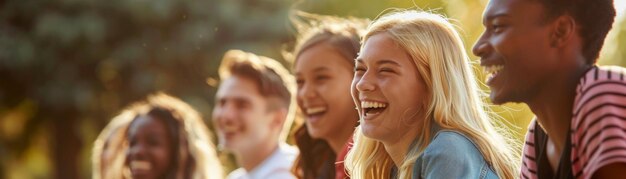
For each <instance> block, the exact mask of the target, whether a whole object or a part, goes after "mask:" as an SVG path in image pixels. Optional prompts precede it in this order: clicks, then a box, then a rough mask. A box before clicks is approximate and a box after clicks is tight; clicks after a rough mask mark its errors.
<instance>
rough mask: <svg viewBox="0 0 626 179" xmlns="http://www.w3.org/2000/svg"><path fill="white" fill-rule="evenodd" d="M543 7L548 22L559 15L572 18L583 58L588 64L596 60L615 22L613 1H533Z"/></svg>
mask: <svg viewBox="0 0 626 179" xmlns="http://www.w3.org/2000/svg"><path fill="white" fill-rule="evenodd" d="M533 1H537V2H539V3H541V4H543V5H544V7H545V10H546V15H547V18H548V20H553V19H554V18H556V17H558V16H561V15H565V14H567V15H570V16H572V17H573V18H574V20H575V21H576V23H577V27H578V28H580V29H579V32H580V33H579V35H580V37H582V40H583V43H582V50H583V56H584V57H585V58H586V59H587V62H588V63H589V64H593V63H595V62H596V60H597V59H598V56H599V53H600V49H602V44H603V43H604V39H605V38H606V35H607V33H608V32H609V30H611V27H612V25H613V21H614V20H615V7H614V5H613V0H533Z"/></svg>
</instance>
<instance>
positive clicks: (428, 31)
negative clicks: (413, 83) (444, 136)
mask: <svg viewBox="0 0 626 179" xmlns="http://www.w3.org/2000/svg"><path fill="white" fill-rule="evenodd" d="M380 33H387V34H389V35H390V37H391V38H392V40H393V41H394V42H395V43H397V44H398V45H399V46H400V47H402V48H403V49H404V50H405V51H406V52H407V53H408V54H409V55H410V57H411V59H412V60H413V63H414V64H415V65H416V66H417V69H418V72H419V74H420V76H421V77H422V78H423V80H424V83H425V84H424V85H425V86H426V89H428V91H430V93H431V94H430V95H431V97H430V99H431V101H428V102H427V103H426V104H427V106H426V107H425V109H426V111H425V112H426V113H425V115H424V116H426V118H425V120H424V122H423V123H422V124H421V126H418V127H420V129H421V130H420V133H419V134H418V135H417V136H416V139H415V140H416V141H418V142H417V143H416V144H415V146H413V148H417V150H414V149H411V150H409V152H408V154H407V155H406V157H405V158H404V160H403V162H402V164H401V165H400V166H398V175H397V176H399V178H410V177H411V174H412V170H413V165H414V163H415V160H416V159H417V158H418V157H419V156H420V155H421V154H422V153H423V151H424V150H425V148H426V147H427V146H428V145H429V144H430V140H431V138H432V134H431V126H433V125H435V124H437V125H439V126H440V127H441V128H442V129H451V130H455V131H458V132H461V133H463V134H465V135H466V136H467V137H469V138H470V139H471V140H472V141H473V142H474V143H475V144H476V145H477V147H478V150H479V151H480V152H481V154H482V155H483V156H484V158H485V160H486V161H487V163H488V164H489V165H490V166H491V167H492V168H493V169H494V171H495V172H496V173H497V175H498V176H499V177H500V178H513V177H516V176H518V175H517V166H516V164H518V161H519V159H518V158H517V157H516V155H514V151H513V147H512V146H513V145H512V144H513V143H512V140H511V139H510V137H507V136H508V135H504V136H503V135H501V134H500V133H499V131H500V132H503V133H504V130H498V129H500V128H499V127H497V126H500V125H494V124H492V122H494V123H495V122H496V121H491V120H490V117H489V115H488V113H487V112H486V111H488V108H487V106H486V105H485V104H484V103H483V101H482V100H481V94H483V95H484V93H480V89H479V88H478V85H477V83H476V81H474V80H475V78H474V74H473V72H472V68H471V64H470V61H469V58H468V56H467V53H466V52H465V49H464V47H463V42H462V40H461V37H460V36H459V34H458V33H457V31H456V30H455V28H454V26H453V25H452V24H450V23H449V22H448V21H447V20H446V19H445V18H444V17H442V16H440V15H436V14H431V13H428V12H419V11H415V10H407V11H399V12H393V13H388V14H386V15H383V16H382V17H380V18H379V19H378V20H376V21H374V22H373V23H372V24H370V26H369V27H368V30H367V33H366V34H365V36H364V37H363V40H362V42H363V43H362V45H364V43H365V42H366V41H367V39H368V38H370V37H372V36H373V35H376V34H380ZM361 49H363V48H361ZM504 134H506V133H504ZM354 140H355V142H354V147H353V149H352V150H351V151H350V152H349V153H348V156H347V158H346V161H345V162H346V169H347V170H348V172H349V173H350V175H351V177H352V178H358V179H360V178H388V177H389V176H390V172H391V168H392V167H393V165H394V163H393V161H392V160H391V157H390V156H389V154H387V152H386V151H385V149H384V146H383V144H382V143H381V142H379V141H376V140H373V139H371V138H368V137H365V136H364V135H363V133H362V132H361V129H360V128H358V129H357V131H356V132H355V138H354Z"/></svg>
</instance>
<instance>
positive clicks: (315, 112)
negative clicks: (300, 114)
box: [305, 106, 326, 116]
mask: <svg viewBox="0 0 626 179" xmlns="http://www.w3.org/2000/svg"><path fill="white" fill-rule="evenodd" d="M325 112H326V107H324V106H321V107H310V108H306V109H305V113H306V115H307V116H319V115H322V114H324V113H325Z"/></svg>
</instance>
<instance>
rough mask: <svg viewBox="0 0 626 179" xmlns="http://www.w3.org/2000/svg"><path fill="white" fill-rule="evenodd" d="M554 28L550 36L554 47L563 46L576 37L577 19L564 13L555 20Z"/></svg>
mask: <svg viewBox="0 0 626 179" xmlns="http://www.w3.org/2000/svg"><path fill="white" fill-rule="evenodd" d="M553 23H554V29H553V32H552V35H551V36H550V38H551V39H550V45H551V46H552V47H563V46H565V45H567V44H568V43H571V41H572V40H574V37H576V31H577V29H576V21H575V20H574V18H572V16H570V15H562V16H559V17H557V18H556V19H555V20H554V22H553Z"/></svg>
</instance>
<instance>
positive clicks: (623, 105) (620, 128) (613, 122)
mask: <svg viewBox="0 0 626 179" xmlns="http://www.w3.org/2000/svg"><path fill="white" fill-rule="evenodd" d="M624 75H626V68H623V67H617V66H604V67H594V68H593V69H591V70H589V71H588V72H587V73H586V74H585V75H584V76H583V77H582V78H581V79H580V82H579V83H578V86H577V87H576V98H575V99H574V107H573V116H572V123H571V126H570V135H571V140H572V145H571V156H570V161H571V163H572V173H573V175H574V177H575V178H582V179H588V178H591V176H592V175H593V173H594V172H596V171H597V170H598V169H599V168H602V167H604V166H606V165H608V164H612V163H626V80H625V79H624ZM535 123H536V122H535V121H534V120H533V121H532V122H531V123H530V126H529V130H528V133H527V134H526V142H525V144H524V149H523V157H522V170H521V173H520V174H521V176H520V178H531V179H532V178H537V162H536V159H537V155H536V154H535V153H536V152H535V137H534V136H535V135H534V132H535V129H536V128H537V126H536V125H535ZM625 172H626V171H625Z"/></svg>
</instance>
